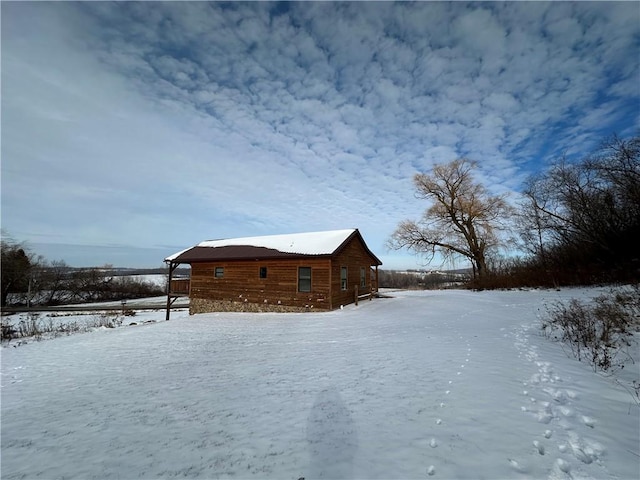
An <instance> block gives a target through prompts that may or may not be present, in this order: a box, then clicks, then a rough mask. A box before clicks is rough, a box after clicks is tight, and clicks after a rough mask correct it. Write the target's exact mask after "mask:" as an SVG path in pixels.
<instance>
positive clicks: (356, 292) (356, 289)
mask: <svg viewBox="0 0 640 480" xmlns="http://www.w3.org/2000/svg"><path fill="white" fill-rule="evenodd" d="M355 296H356V299H355V300H356V307H357V306H358V285H357V284H356V288H355Z"/></svg>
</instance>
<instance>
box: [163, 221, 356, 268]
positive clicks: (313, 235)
mask: <svg viewBox="0 0 640 480" xmlns="http://www.w3.org/2000/svg"><path fill="white" fill-rule="evenodd" d="M353 232H355V229H353V228H351V229H347V230H330V231H326V232H305V233H290V234H283V235H265V236H261V237H243V238H228V239H223V240H207V241H204V242H200V243H199V244H198V245H196V246H197V247H210V248H216V247H230V246H252V247H264V248H271V249H273V250H278V251H279V252H283V253H296V254H300V255H331V254H332V253H333V252H335V251H336V250H337V249H338V247H339V246H340V245H342V244H343V243H344V241H345V240H346V239H347V238H349V236H350V235H351V234H353ZM188 250H190V248H188V249H186V250H182V251H181V252H178V253H175V254H173V255H171V256H169V257H167V258H165V261H170V260H173V259H175V258H177V257H179V256H180V255H181V254H183V253H185V252H186V251H188Z"/></svg>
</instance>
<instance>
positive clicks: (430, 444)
mask: <svg viewBox="0 0 640 480" xmlns="http://www.w3.org/2000/svg"><path fill="white" fill-rule="evenodd" d="M429 446H430V447H431V448H436V447H437V446H438V442H437V441H436V439H435V438H432V439H431V441H430V442H429Z"/></svg>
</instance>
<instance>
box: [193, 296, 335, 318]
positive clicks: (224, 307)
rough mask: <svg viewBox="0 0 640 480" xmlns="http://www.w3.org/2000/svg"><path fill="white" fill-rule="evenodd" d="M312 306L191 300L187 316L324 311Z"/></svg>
mask: <svg viewBox="0 0 640 480" xmlns="http://www.w3.org/2000/svg"><path fill="white" fill-rule="evenodd" d="M324 310H325V309H322V308H316V307H314V306H313V305H309V306H308V307H292V306H289V305H276V304H270V303H250V302H235V301H230V300H205V299H203V298H192V299H191V301H190V303H189V315H195V314H197V313H210V312H254V313H262V312H275V313H303V312H313V311H324Z"/></svg>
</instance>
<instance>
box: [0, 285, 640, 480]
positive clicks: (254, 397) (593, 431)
mask: <svg viewBox="0 0 640 480" xmlns="http://www.w3.org/2000/svg"><path fill="white" fill-rule="evenodd" d="M596 293H600V292H597V291H596V290H565V291H562V292H556V291H536V292H522V291H512V292H469V291H428V292H395V293H394V295H395V297H394V298H389V299H376V300H374V301H371V302H368V301H364V302H361V303H360V305H359V306H358V307H356V306H353V305H352V306H348V307H345V309H344V310H337V311H334V312H327V313H309V314H241V313H236V314H233V313H224V314H223V313H220V314H206V315H195V316H191V317H189V316H188V315H187V313H186V312H174V313H173V314H172V320H171V321H170V322H161V321H159V322H158V323H146V324H138V325H135V326H127V327H120V328H116V329H97V330H95V331H92V332H89V333H83V334H77V335H72V336H65V337H59V338H56V339H52V340H48V341H43V342H34V343H29V344H27V345H23V346H20V347H18V348H12V347H11V346H9V347H5V348H3V349H2V377H1V378H0V380H1V394H2V445H1V446H2V463H1V469H2V470H1V473H2V478H3V479H18V478H46V479H49V478H66V479H72V478H77V479H92V478H94V479H137V478H173V477H187V478H207V479H208V478H278V479H294V480H295V479H298V478H301V477H304V478H305V479H307V480H309V479H314V478H363V479H383V478H384V479H390V478H393V479H405V478H406V479H412V478H435V479H438V478H439V479H450V478H451V479H453V478H469V479H512V478H513V479H519V478H550V479H554V480H555V479H558V480H559V479H578V478H586V479H609V478H617V479H632V478H638V473H639V471H640V456H639V455H640V452H639V450H640V419H639V412H640V408H639V407H638V406H637V404H636V403H635V401H634V397H633V396H632V394H631V392H629V391H628V390H626V389H625V388H624V387H623V386H621V385H620V384H618V383H616V382H615V381H614V380H615V379H614V378H605V377H603V376H601V375H598V374H595V373H594V372H593V370H592V368H591V367H590V366H589V365H587V364H583V363H579V362H577V361H576V360H574V359H572V358H569V357H568V356H567V355H566V354H565V352H564V351H563V348H562V345H561V344H559V343H553V342H550V341H549V340H548V339H546V338H544V337H542V336H541V335H540V333H539V327H538V324H539V317H540V315H543V314H544V312H545V310H544V307H543V304H544V303H545V302H550V301H554V300H558V299H568V298H570V297H580V298H582V297H584V296H586V295H595V294H596ZM144 315H145V318H147V316H150V315H157V316H158V318H157V320H162V319H163V318H164V313H163V312H148V313H145V314H144ZM134 318H135V317H134ZM632 353H633V354H634V355H635V358H639V357H638V349H637V347H634V350H633V351H632ZM623 373H624V374H625V375H626V378H625V380H626V381H629V380H632V379H637V378H638V376H639V371H638V364H634V365H629V366H627V368H626V369H625V370H623Z"/></svg>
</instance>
